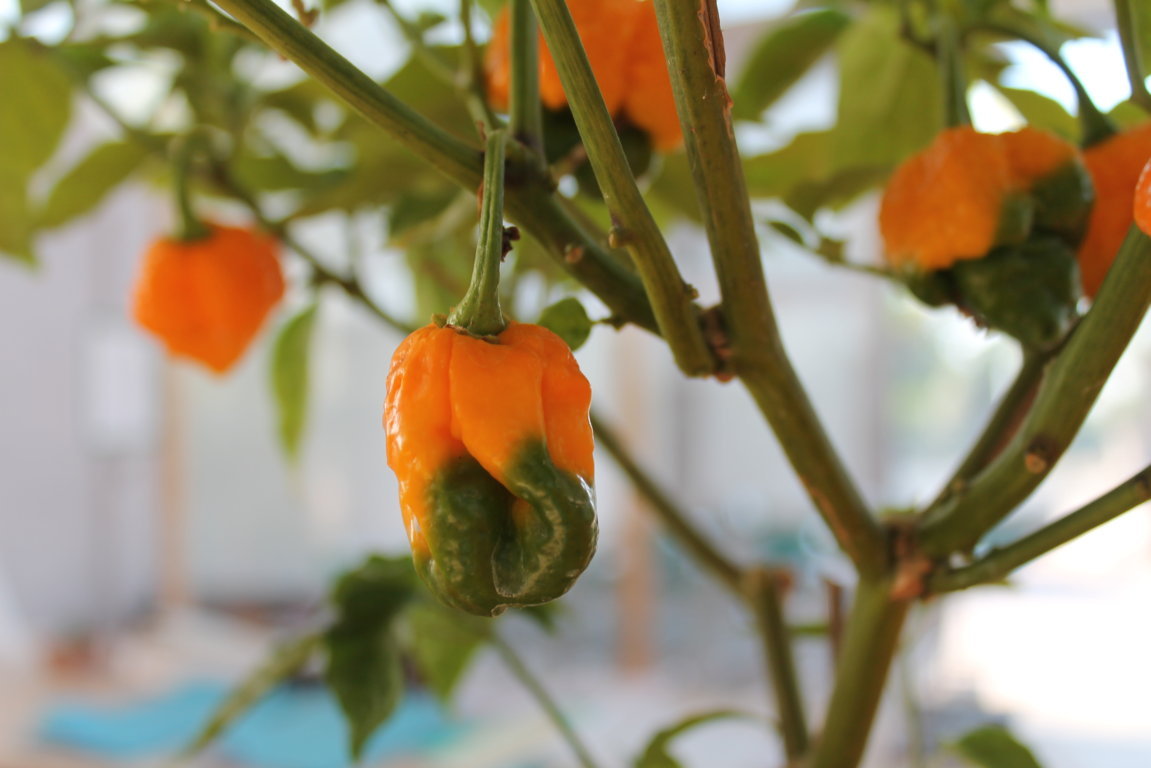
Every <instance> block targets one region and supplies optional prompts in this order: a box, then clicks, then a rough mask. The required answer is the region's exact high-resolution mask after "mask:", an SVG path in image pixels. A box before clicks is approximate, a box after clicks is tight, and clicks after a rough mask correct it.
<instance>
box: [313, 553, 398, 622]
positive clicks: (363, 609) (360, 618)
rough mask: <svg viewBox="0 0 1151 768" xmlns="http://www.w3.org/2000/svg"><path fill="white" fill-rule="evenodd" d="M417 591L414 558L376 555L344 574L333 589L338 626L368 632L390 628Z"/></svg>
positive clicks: (332, 599) (332, 596) (333, 603)
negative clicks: (388, 626) (378, 628)
mask: <svg viewBox="0 0 1151 768" xmlns="http://www.w3.org/2000/svg"><path fill="white" fill-rule="evenodd" d="M417 588H418V587H417V581H416V571H415V569H414V568H413V567H412V560H411V558H409V557H394V558H388V557H380V556H379V555H373V556H371V557H369V558H367V559H366V560H364V562H363V563H361V564H360V565H359V566H357V567H356V568H353V569H352V570H350V571H347V572H345V573H344V574H342V575H341V576H340V578H339V579H338V580H337V581H336V584H335V586H334V587H333V588H332V595H331V602H332V605H333V607H334V608H335V611H336V617H337V618H336V624H337V625H339V626H341V627H347V628H367V629H372V628H377V627H379V626H382V625H390V624H391V622H392V621H393V620H394V619H395V618H396V615H397V614H398V613H399V612H400V610H401V609H403V607H404V606H405V605H406V604H407V602H408V601H409V600H411V599H412V597H413V595H415V594H416V589H417Z"/></svg>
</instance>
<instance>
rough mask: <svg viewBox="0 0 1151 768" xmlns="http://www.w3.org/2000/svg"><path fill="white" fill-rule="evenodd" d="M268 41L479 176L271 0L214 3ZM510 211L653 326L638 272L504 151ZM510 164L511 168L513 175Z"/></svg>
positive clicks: (615, 301) (439, 160) (419, 149)
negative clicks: (629, 268)
mask: <svg viewBox="0 0 1151 768" xmlns="http://www.w3.org/2000/svg"><path fill="white" fill-rule="evenodd" d="M217 4H218V5H219V6H220V7H221V8H223V9H224V10H225V11H227V12H228V13H231V14H232V15H233V16H235V17H236V18H237V19H239V20H240V21H241V22H242V23H243V24H244V25H245V26H247V27H248V28H249V29H251V30H252V31H253V32H254V33H255V34H256V35H257V36H259V38H260V39H261V40H263V41H264V42H265V43H266V44H267V45H268V47H270V48H271V49H272V50H274V51H276V52H277V53H279V54H280V55H281V56H283V57H284V58H286V59H288V60H290V61H292V62H294V63H295V64H296V65H297V66H299V67H300V68H301V69H303V70H304V71H305V72H307V73H308V74H310V75H311V76H312V77H313V78H314V79H315V80H316V81H317V82H319V83H320V84H322V85H324V86H325V87H326V88H328V89H329V90H330V91H331V92H332V93H333V94H334V95H335V96H336V97H338V98H339V99H341V100H342V101H343V102H344V103H345V104H346V105H347V106H349V107H351V108H352V109H353V110H355V111H356V112H358V113H360V114H361V115H363V116H364V117H365V118H366V119H367V120H368V121H370V122H371V123H373V124H374V125H376V126H377V127H379V128H380V129H382V130H383V131H384V132H386V133H387V134H389V135H390V136H391V137H392V138H394V139H395V140H396V141H398V142H399V143H400V144H402V145H403V146H405V147H406V148H407V149H409V150H410V151H411V152H413V153H414V154H416V155H417V156H419V157H420V158H422V159H424V160H425V161H427V162H428V163H429V164H430V165H431V166H432V167H434V168H436V169H437V170H439V171H440V172H441V173H443V174H444V175H445V176H447V177H448V178H450V179H452V180H453V181H455V182H456V183H458V184H459V185H460V186H461V187H463V188H465V189H469V190H474V189H475V188H476V186H477V185H478V184H479V183H480V180H481V176H482V165H481V160H482V158H481V153H480V151H479V150H478V149H476V148H474V147H472V146H470V145H469V144H466V143H465V142H463V141H461V140H459V139H457V138H456V137H454V136H452V135H451V134H449V133H447V132H445V131H444V130H442V129H441V128H439V127H438V126H436V125H434V124H432V123H431V122H429V121H428V120H427V119H426V118H424V117H422V116H421V115H419V114H418V113H416V112H415V111H413V110H412V109H411V108H410V107H408V106H407V105H406V104H404V103H402V102H401V101H399V100H398V99H396V98H395V97H394V96H393V95H392V94H390V93H388V92H387V91H386V90H384V89H383V88H381V87H380V86H379V85H377V84H376V83H375V82H374V81H373V80H372V79H371V78H369V77H368V76H367V75H365V74H364V73H363V72H361V71H360V70H358V69H356V67H354V66H353V65H352V64H351V63H350V62H349V61H348V60H347V59H345V58H343V57H342V56H340V55H339V54H338V53H336V52H335V51H334V50H332V49H331V48H330V47H329V46H328V45H327V44H325V43H324V42H323V41H322V40H320V39H319V38H318V37H316V35H314V34H313V33H312V32H311V31H309V30H308V29H306V28H305V27H303V26H302V25H301V24H300V23H299V22H297V21H296V20H295V19H294V18H292V17H291V16H290V15H288V14H287V13H285V12H284V11H282V10H281V9H280V8H279V7H278V6H277V5H276V4H275V3H274V2H272V0H220V2H219V3H217ZM508 156H509V190H508V200H507V206H508V215H509V217H510V218H511V219H512V221H514V222H516V223H518V224H520V225H522V226H523V227H524V229H526V230H527V231H529V232H531V233H532V234H533V235H535V236H536V237H537V238H538V239H539V241H540V242H541V243H543V244H544V245H545V246H546V247H547V248H548V249H549V251H550V252H551V253H552V254H554V255H556V256H558V257H559V259H560V261H561V263H562V264H563V265H564V266H565V268H567V269H568V270H569V271H570V272H571V273H572V274H573V275H574V276H575V277H576V278H577V279H578V280H580V282H582V283H583V284H584V285H586V286H587V287H588V288H589V289H590V290H591V291H593V292H594V293H595V294H596V295H597V296H599V297H600V299H602V300H603V302H604V303H605V304H607V306H608V307H610V308H611V310H612V312H613V313H614V314H615V315H616V317H618V318H620V319H621V320H622V321H626V322H632V323H635V324H637V325H639V326H641V327H643V328H647V329H648V330H652V331H654V330H656V322H655V316H654V314H653V313H652V308H651V305H650V303H649V301H648V299H647V296H646V295H645V292H644V288H643V285H642V283H641V282H640V280H639V279H638V277H637V276H636V275H635V274H634V273H632V272H631V271H629V270H628V269H627V268H626V267H625V266H624V265H623V264H622V263H621V262H620V261H619V259H617V258H615V257H614V256H612V255H611V254H610V253H609V252H608V250H607V249H606V248H605V247H604V245H603V240H604V238H603V237H601V236H600V235H598V234H597V233H595V232H592V231H589V230H588V229H587V228H586V227H585V226H584V225H583V224H581V223H579V222H576V221H575V220H573V219H572V217H571V216H569V215H568V214H567V213H566V212H565V211H564V209H563V207H562V205H561V204H560V203H559V201H558V199H557V197H556V195H555V194H554V189H553V185H552V183H551V180H550V179H548V178H546V177H545V176H543V175H541V174H540V173H539V171H538V167H539V162H538V159H537V158H535V156H534V154H533V155H532V156H531V158H523V157H520V156H518V155H517V153H516V151H515V147H512V148H511V149H510V150H509V152H508ZM512 169H514V170H515V174H514V175H513V174H511V171H512Z"/></svg>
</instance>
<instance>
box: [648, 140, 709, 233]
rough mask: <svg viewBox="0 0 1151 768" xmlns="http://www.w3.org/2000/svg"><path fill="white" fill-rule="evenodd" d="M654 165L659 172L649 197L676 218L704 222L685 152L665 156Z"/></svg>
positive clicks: (649, 190)
mask: <svg viewBox="0 0 1151 768" xmlns="http://www.w3.org/2000/svg"><path fill="white" fill-rule="evenodd" d="M654 165H655V166H656V168H658V172H657V173H656V174H655V178H654V179H653V180H652V183H651V187H650V188H649V189H648V197H649V198H650V199H651V200H652V201H654V202H656V203H658V204H662V205H663V206H666V207H667V209H668V210H669V213H670V214H672V215H673V216H675V217H682V218H686V219H688V220H689V221H696V222H700V221H703V218H702V216H701V215H700V212H699V201H698V200H696V197H695V185H694V184H693V183H692V180H691V168H690V167H689V166H688V163H687V155H686V154H685V153H683V152H677V153H676V154H674V155H664V156H662V157H661V158H659V160H658V162H657V163H655V164H654Z"/></svg>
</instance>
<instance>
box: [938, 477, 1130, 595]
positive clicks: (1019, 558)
mask: <svg viewBox="0 0 1151 768" xmlns="http://www.w3.org/2000/svg"><path fill="white" fill-rule="evenodd" d="M1149 499H1151V467H1146V468H1144V469H1143V470H1142V471H1141V472H1139V473H1137V474H1136V475H1134V476H1132V477H1131V478H1129V479H1128V480H1127V481H1125V482H1124V483H1122V484H1120V485H1118V486H1116V487H1115V488H1113V489H1112V490H1111V491H1109V492H1108V493H1106V494H1104V495H1103V496H1100V497H1099V498H1098V499H1095V500H1094V501H1092V502H1091V503H1089V504H1086V505H1085V506H1083V507H1080V508H1079V509H1077V510H1075V511H1074V512H1071V513H1070V514H1068V515H1066V516H1064V517H1062V518H1060V519H1059V520H1056V521H1055V522H1053V523H1051V524H1050V525H1046V526H1044V527H1042V528H1040V529H1039V530H1038V531H1035V532H1034V533H1032V534H1030V535H1028V536H1024V537H1023V538H1022V539H1020V540H1019V541H1016V542H1015V543H1013V544H1008V545H1007V546H1005V547H1003V548H1001V549H995V550H992V551H991V552H989V553H988V554H986V555H984V556H983V557H981V558H979V559H978V560H976V561H975V562H974V563H972V564H970V565H967V566H964V567H962V568H955V569H951V570H942V571H939V572H937V573H936V574H935V575H934V576H932V578H931V579H930V580H929V581H928V590H929V591H930V592H933V593H938V592H952V591H954V590H957V589H967V588H968V587H974V586H978V585H980V584H988V583H991V582H995V581H1001V580H1002V579H1004V578H1006V577H1007V576H1008V575H1009V574H1010V573H1011V572H1012V571H1014V570H1015V569H1016V568H1018V567H1020V566H1022V565H1026V564H1027V563H1029V562H1031V561H1032V560H1034V559H1036V558H1037V557H1039V556H1041V555H1045V554H1047V553H1048V552H1050V551H1051V550H1053V549H1055V548H1056V547H1060V546H1062V545H1064V544H1066V543H1067V542H1069V541H1071V540H1072V539H1075V538H1077V537H1079V536H1082V535H1083V534H1085V533H1087V532H1088V531H1091V530H1094V529H1095V528H1098V527H1099V526H1101V525H1103V524H1104V523H1107V522H1110V521H1111V520H1114V519H1115V518H1116V517H1119V515H1121V514H1123V513H1124V512H1127V511H1128V510H1131V509H1134V508H1135V507H1137V506H1139V505H1140V504H1142V503H1144V502H1145V501H1147V500H1149Z"/></svg>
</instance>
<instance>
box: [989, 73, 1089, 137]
mask: <svg viewBox="0 0 1151 768" xmlns="http://www.w3.org/2000/svg"><path fill="white" fill-rule="evenodd" d="M995 89H996V90H998V91H999V92H1000V93H1001V94H1003V96H1004V97H1005V98H1006V99H1007V100H1008V101H1009V102H1011V106H1013V107H1015V109H1016V110H1017V111H1018V112H1019V114H1020V116H1022V117H1023V120H1024V121H1025V122H1026V123H1027V124H1028V125H1033V126H1035V127H1036V128H1043V129H1044V130H1048V131H1051V132H1052V133H1055V134H1058V135H1059V136H1062V137H1063V138H1065V139H1070V140H1074V139H1076V138H1077V137H1078V136H1079V121H1078V120H1076V119H1075V117H1074V116H1073V115H1072V114H1071V113H1070V112H1068V111H1067V110H1066V109H1064V108H1063V105H1062V104H1060V103H1059V102H1058V101H1055V99H1052V98H1049V97H1047V96H1044V95H1043V94H1041V93H1036V92H1035V91H1029V90H1027V89H1025V88H1009V87H1007V86H1005V85H996V86H995Z"/></svg>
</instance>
